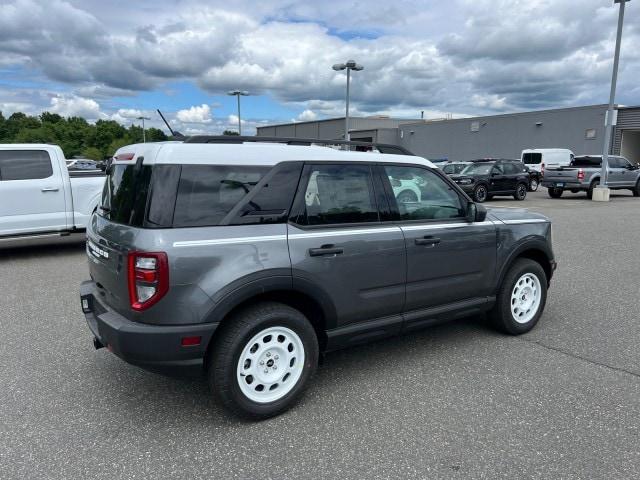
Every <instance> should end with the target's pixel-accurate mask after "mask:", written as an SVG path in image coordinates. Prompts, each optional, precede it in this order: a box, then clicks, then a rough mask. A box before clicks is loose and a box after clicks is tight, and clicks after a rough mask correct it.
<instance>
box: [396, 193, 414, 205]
mask: <svg viewBox="0 0 640 480" xmlns="http://www.w3.org/2000/svg"><path fill="white" fill-rule="evenodd" d="M396 201H397V202H398V203H416V202H417V201H418V196H417V195H416V193H415V192H413V191H411V190H404V191H402V192H400V193H399V194H398V197H397V198H396Z"/></svg>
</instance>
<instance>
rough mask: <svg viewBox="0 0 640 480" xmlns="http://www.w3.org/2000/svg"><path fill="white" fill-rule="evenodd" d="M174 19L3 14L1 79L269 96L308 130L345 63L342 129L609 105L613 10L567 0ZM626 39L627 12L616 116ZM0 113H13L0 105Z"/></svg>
mask: <svg viewBox="0 0 640 480" xmlns="http://www.w3.org/2000/svg"><path fill="white" fill-rule="evenodd" d="M173 5H174V2H173V1H170V0H158V1H157V2H156V4H155V5H154V17H153V24H150V22H149V16H148V10H147V9H146V8H144V7H141V6H140V3H139V2H129V3H128V4H127V3H119V7H118V8H117V9H116V8H114V7H113V4H112V3H111V2H102V1H100V0H82V1H80V0H71V1H63V0H52V1H50V2H46V3H43V2H40V1H36V0H14V1H12V2H10V3H2V4H0V65H6V64H7V62H10V65H20V66H23V67H24V68H25V69H26V68H28V69H30V71H35V72H38V73H39V74H41V75H43V76H44V77H46V78H47V79H49V80H53V81H56V82H62V83H65V84H69V85H72V87H73V92H74V94H70V95H66V96H65V98H67V97H69V98H71V99H74V98H76V96H77V97H84V98H86V99H88V100H92V101H94V102H95V101H98V102H100V104H103V105H108V104H109V103H108V100H109V99H110V98H113V97H121V96H125V95H132V94H133V93H134V92H140V91H148V90H155V91H165V89H170V88H172V87H171V83H170V82H172V81H178V80H179V81H186V82H192V83H195V84H197V85H198V86H199V87H201V88H202V89H204V90H205V91H207V92H208V93H211V94H221V93H224V92H225V91H226V90H228V89H231V88H234V89H235V88H241V89H246V90H249V91H251V92H252V93H254V94H268V95H270V96H271V97H272V98H274V99H275V100H276V101H277V102H280V103H281V104H284V105H285V106H287V107H289V108H292V109H293V108H295V109H296V111H302V112H303V113H302V114H301V115H304V112H305V111H310V112H313V113H314V114H316V115H318V116H319V117H320V116H337V115H342V114H343V110H344V88H345V76H344V73H336V72H334V71H332V70H331V68H330V66H331V65H332V64H333V63H336V62H343V61H345V60H346V59H349V58H354V59H356V60H357V61H358V62H360V63H362V64H363V65H364V66H365V70H364V71H362V72H356V73H354V75H353V77H352V82H353V83H352V97H351V98H352V111H353V113H354V115H356V114H365V115H366V114H372V113H382V112H408V113H411V112H415V113H411V115H410V116H411V117H416V115H417V114H418V112H419V111H420V110H426V111H437V112H460V113H462V114H464V113H485V112H490V111H492V112H495V111H509V110H516V109H530V108H538V107H553V106H556V107H560V106H567V105H573V104H576V103H582V104H585V103H599V102H603V101H605V100H606V98H607V87H608V81H609V78H610V71H611V57H612V51H613V39H614V35H615V20H616V18H615V17H616V8H614V7H613V6H612V5H611V4H610V3H606V2H603V1H602V0H584V1H583V2H581V3H580V8H576V6H575V2H574V1H570V0H554V1H553V2H551V1H549V0H453V1H451V2H433V5H430V7H429V8H424V5H423V4H422V3H421V2H415V1H411V0H398V1H396V2H394V3H392V4H389V3H388V2H382V1H381V0H372V1H371V2H367V8H365V9H363V8H362V5H358V4H357V3H353V2H351V3H350V2H343V1H340V0H326V1H325V2H322V3H318V4H312V3H309V2H303V1H284V0H265V1H264V2H260V3H259V4H257V3H256V2H253V1H250V0H237V1H234V2H231V3H230V2H225V3H222V2H219V1H216V0H211V1H208V2H204V0H182V2H181V8H180V9H179V10H176V9H175V8H173ZM354 17H357V18H358V24H357V26H356V27H354V24H353V21H352V19H353V18H354ZM291 19H293V20H294V21H291ZM532 19H534V21H532ZM638 25H640V10H639V9H634V8H633V5H632V7H631V8H629V9H628V10H627V15H626V23H625V31H624V38H625V41H624V43H623V50H622V59H621V70H620V79H619V82H620V83H619V87H620V88H619V89H618V92H619V95H618V101H619V102H621V103H626V104H637V103H640V89H639V88H638V85H637V83H638V82H637V78H639V77H640V55H639V54H638V49H637V48H636V47H635V46H636V45H637V44H638V42H640V28H639V27H638ZM354 28H357V29H358V30H356V31H352V30H351V29H354ZM67 90H68V89H67ZM33 98H34V99H37V100H38V101H39V102H40V103H39V105H42V104H44V105H46V104H47V103H48V99H45V101H43V100H42V98H39V99H38V98H37V96H36V95H33ZM174 98H175V97H174ZM34 101H35V100H34ZM0 102H3V103H5V104H10V103H19V102H18V100H16V99H15V98H14V97H13V96H12V95H11V94H10V93H8V94H6V95H3V96H0ZM62 103H63V104H64V105H60V106H59V107H57V108H60V109H61V110H64V111H71V110H75V111H76V112H77V111H81V110H83V109H84V110H85V111H87V112H89V113H90V112H93V115H95V114H96V113H95V112H96V110H97V109H96V107H95V105H88V104H85V105H84V106H83V105H81V104H80V103H79V102H77V101H76V102H75V104H73V102H71V100H64V101H63V102H62ZM67 104H68V105H67ZM159 107H161V108H162V105H159ZM117 108H118V106H115V107H113V108H111V111H112V112H113V111H115V110H116V109H117ZM207 108H208V109H209V111H208V112H206V111H205V110H204V106H193V107H191V108H188V109H185V110H180V111H179V112H177V113H176V118H177V119H178V121H180V122H183V123H191V124H193V125H207V126H213V125H217V120H214V119H213V117H212V116H211V109H210V107H209V106H207ZM111 115H114V114H113V113H111ZM118 115H120V116H122V114H120V113H118ZM307 115H309V114H307ZM94 118H97V117H94ZM123 118H125V117H123ZM194 128H196V127H194ZM216 128H217V127H216Z"/></svg>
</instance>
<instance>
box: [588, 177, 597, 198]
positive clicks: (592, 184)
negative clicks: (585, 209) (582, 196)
mask: <svg viewBox="0 0 640 480" xmlns="http://www.w3.org/2000/svg"><path fill="white" fill-rule="evenodd" d="M598 185H600V180H594V181H593V182H591V185H589V190H587V198H588V199H589V200H591V199H592V198H593V189H594V188H596V187H597V186H598Z"/></svg>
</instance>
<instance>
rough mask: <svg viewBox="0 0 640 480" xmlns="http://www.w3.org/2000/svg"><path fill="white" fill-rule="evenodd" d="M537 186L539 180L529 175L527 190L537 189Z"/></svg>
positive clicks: (533, 190)
mask: <svg viewBox="0 0 640 480" xmlns="http://www.w3.org/2000/svg"><path fill="white" fill-rule="evenodd" d="M539 186H540V182H539V181H538V179H537V178H536V177H531V180H529V191H530V192H535V191H537V190H538V187H539Z"/></svg>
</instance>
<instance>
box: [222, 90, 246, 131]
mask: <svg viewBox="0 0 640 480" xmlns="http://www.w3.org/2000/svg"><path fill="white" fill-rule="evenodd" d="M227 95H231V96H235V97H236V98H237V99H238V135H242V123H241V122H240V95H242V96H243V97H246V96H247V95H249V92H246V91H244V90H230V91H229V92H227Z"/></svg>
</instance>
